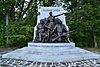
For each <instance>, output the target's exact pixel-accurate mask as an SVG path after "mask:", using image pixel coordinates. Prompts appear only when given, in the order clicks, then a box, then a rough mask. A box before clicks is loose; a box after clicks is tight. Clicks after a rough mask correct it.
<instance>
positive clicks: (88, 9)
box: [68, 0, 100, 47]
mask: <svg viewBox="0 0 100 67" xmlns="http://www.w3.org/2000/svg"><path fill="white" fill-rule="evenodd" d="M99 3H100V2H99ZM81 4H82V5H81ZM80 6H81V7H80ZM99 17H100V4H98V2H96V1H92V0H86V1H85V2H84V0H83V2H80V3H77V7H75V8H74V11H73V12H71V13H70V16H69V24H68V25H69V28H70V30H75V32H73V33H72V34H71V38H72V39H73V40H74V42H75V43H76V44H77V46H80V47H94V46H95V44H94V36H96V41H97V44H98V47H100V40H99V39H100V19H99Z"/></svg>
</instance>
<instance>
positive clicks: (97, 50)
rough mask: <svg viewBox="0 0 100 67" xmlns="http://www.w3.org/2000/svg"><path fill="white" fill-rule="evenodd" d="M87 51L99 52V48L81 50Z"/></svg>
mask: <svg viewBox="0 0 100 67" xmlns="http://www.w3.org/2000/svg"><path fill="white" fill-rule="evenodd" d="M83 49H86V50H89V51H96V52H100V48H83Z"/></svg>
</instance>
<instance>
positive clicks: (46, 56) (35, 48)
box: [2, 43, 100, 62]
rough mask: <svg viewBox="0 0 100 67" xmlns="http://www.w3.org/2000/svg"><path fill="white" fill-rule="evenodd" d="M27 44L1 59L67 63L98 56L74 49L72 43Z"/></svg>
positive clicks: (99, 56) (98, 56)
mask: <svg viewBox="0 0 100 67" xmlns="http://www.w3.org/2000/svg"><path fill="white" fill-rule="evenodd" d="M54 44H55V43H47V44H46V43H28V47H24V48H21V49H17V50H15V51H12V52H10V53H7V54H4V55H3V56H2V57H3V58H13V59H21V60H27V61H36V62H69V61H78V60H85V59H98V58H100V55H98V54H94V53H92V52H89V51H87V50H84V49H80V48H78V47H75V44H74V43H56V44H55V45H54Z"/></svg>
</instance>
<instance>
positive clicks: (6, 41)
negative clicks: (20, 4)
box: [6, 13, 9, 46]
mask: <svg viewBox="0 0 100 67" xmlns="http://www.w3.org/2000/svg"><path fill="white" fill-rule="evenodd" d="M8 19H9V18H8V13H7V14H6V46H7V45H8Z"/></svg>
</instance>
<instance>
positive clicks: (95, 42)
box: [93, 35, 98, 48]
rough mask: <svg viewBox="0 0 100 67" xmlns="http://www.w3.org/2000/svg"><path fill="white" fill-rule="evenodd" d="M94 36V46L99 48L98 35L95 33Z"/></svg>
mask: <svg viewBox="0 0 100 67" xmlns="http://www.w3.org/2000/svg"><path fill="white" fill-rule="evenodd" d="M93 38H94V47H95V48H97V47H98V45H97V40H96V35H93Z"/></svg>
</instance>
